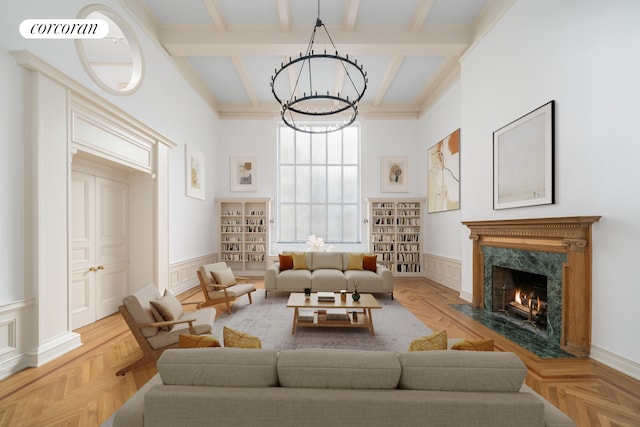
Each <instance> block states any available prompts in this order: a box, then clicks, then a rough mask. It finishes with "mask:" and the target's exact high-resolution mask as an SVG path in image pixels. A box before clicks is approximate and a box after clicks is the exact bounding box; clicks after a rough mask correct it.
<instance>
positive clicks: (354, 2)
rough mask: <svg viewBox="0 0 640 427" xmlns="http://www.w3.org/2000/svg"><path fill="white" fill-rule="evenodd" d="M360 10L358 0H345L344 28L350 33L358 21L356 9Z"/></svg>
mask: <svg viewBox="0 0 640 427" xmlns="http://www.w3.org/2000/svg"><path fill="white" fill-rule="evenodd" d="M359 10H360V0H347V1H346V3H345V11H344V23H343V26H344V30H345V31H346V32H348V33H352V32H353V30H355V28H356V22H357V21H358V11H359Z"/></svg>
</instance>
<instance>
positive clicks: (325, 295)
mask: <svg viewBox="0 0 640 427" xmlns="http://www.w3.org/2000/svg"><path fill="white" fill-rule="evenodd" d="M335 300H336V294H335V293H333V292H318V301H328V302H335Z"/></svg>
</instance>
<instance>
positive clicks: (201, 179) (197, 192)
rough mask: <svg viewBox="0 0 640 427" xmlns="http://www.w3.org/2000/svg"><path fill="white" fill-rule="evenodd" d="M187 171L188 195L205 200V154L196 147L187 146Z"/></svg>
mask: <svg viewBox="0 0 640 427" xmlns="http://www.w3.org/2000/svg"><path fill="white" fill-rule="evenodd" d="M185 160H186V165H185V172H186V176H185V179H186V183H187V196H188V197H193V198H196V199H201V200H204V197H205V193H204V183H205V170H204V155H203V154H202V153H201V152H200V151H198V150H196V149H195V148H193V147H191V146H189V145H186V146H185Z"/></svg>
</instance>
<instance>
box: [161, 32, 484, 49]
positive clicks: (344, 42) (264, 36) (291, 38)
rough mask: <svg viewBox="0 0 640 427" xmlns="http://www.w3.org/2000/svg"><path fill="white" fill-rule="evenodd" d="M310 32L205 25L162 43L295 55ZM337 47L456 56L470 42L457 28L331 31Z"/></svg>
mask: <svg viewBox="0 0 640 427" xmlns="http://www.w3.org/2000/svg"><path fill="white" fill-rule="evenodd" d="M308 37H309V34H308V32H307V31H303V30H292V31H291V32H289V33H281V32H279V31H258V30H253V31H249V30H247V31H243V32H233V31H230V32H227V33H218V32H216V31H213V30H210V29H204V28H198V29H165V30H164V31H162V35H161V39H160V41H161V43H162V44H163V46H164V47H165V48H166V50H167V51H168V52H169V54H171V55H173V56H205V55H213V56H233V55H238V56H247V55H259V56H265V55H277V56H282V55H285V56H295V55H298V54H299V53H300V52H301V51H304V50H305V49H306V44H307V41H308ZM332 38H333V39H334V40H338V41H339V43H338V49H339V50H340V51H341V52H349V55H353V56H355V55H438V56H457V55H460V54H462V52H464V50H465V49H466V48H467V47H468V46H469V44H470V43H471V42H472V38H471V35H470V31H468V30H464V29H460V28H453V27H450V28H426V29H423V30H422V31H420V32H418V33H409V32H407V31H406V30H404V31H382V30H376V31H374V30H367V31H365V30H363V31H358V32H357V33H348V32H345V31H333V34H332Z"/></svg>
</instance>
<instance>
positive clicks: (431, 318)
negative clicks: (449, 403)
mask: <svg viewBox="0 0 640 427" xmlns="http://www.w3.org/2000/svg"><path fill="white" fill-rule="evenodd" d="M257 285H258V286H261V284H260V283H258V284H257ZM395 288H396V291H395V296H396V298H397V299H398V300H399V301H400V302H401V303H402V304H403V305H405V307H407V308H408V309H409V310H411V311H412V312H413V313H414V314H415V315H416V316H417V317H419V318H420V319H421V320H422V321H423V322H424V323H425V324H426V325H427V326H428V327H429V328H430V329H432V330H433V331H437V330H442V329H446V330H447V333H448V335H449V336H450V337H460V338H469V339H472V338H481V337H483V338H492V339H494V341H495V343H496V349H497V350H501V351H512V352H515V353H516V354H518V356H519V357H520V358H521V359H522V360H523V361H524V362H525V363H526V364H527V366H528V367H529V374H528V376H527V380H526V381H527V384H528V385H529V386H531V387H532V388H533V389H534V390H536V391H537V392H538V393H540V394H541V395H542V396H544V397H545V398H546V399H548V400H549V401H550V402H552V403H553V404H554V405H556V406H557V407H559V408H560V409H561V410H562V411H564V412H565V413H566V414H568V415H569V416H570V417H571V418H572V419H573V420H575V421H576V423H577V424H578V426H580V427H591V426H592V427H622V426H629V427H631V426H636V427H637V426H640V382H639V381H635V380H633V379H632V378H630V377H628V376H625V375H622V374H620V373H618V372H616V371H614V370H612V369H609V368H607V367H606V366H603V365H601V364H599V363H598V362H595V361H593V360H590V359H586V360H576V359H562V360H560V359H556V360H542V359H539V358H538V357H537V356H535V355H533V354H532V353H530V352H528V351H527V350H525V349H523V348H521V347H519V346H518V345H516V344H514V343H512V342H511V341H509V340H507V339H506V338H503V337H502V336H501V335H499V334H497V333H495V332H493V331H491V330H490V329H488V328H486V327H484V326H482V325H480V324H478V323H476V322H475V321H473V320H471V319H469V318H468V317H466V316H464V315H463V314H461V313H459V312H458V311H456V310H454V309H452V308H450V307H449V304H452V303H458V304H461V303H464V301H462V300H461V299H459V298H458V297H457V293H456V292H454V291H452V290H450V289H448V288H446V287H443V286H441V285H438V284H436V283H434V282H431V281H428V280H426V279H422V278H396V279H395ZM182 298H183V299H185V300H197V299H200V296H199V295H198V292H197V291H196V290H194V291H193V292H189V293H187V294H186V295H183V296H182ZM77 332H79V333H80V334H81V336H82V342H83V343H84V345H83V346H82V347H81V348H79V349H76V350H74V351H72V352H70V353H69V354H67V355H65V356H63V357H61V358H59V359H56V360H54V361H52V362H50V363H47V364H45V365H44V366H42V367H39V368H32V369H26V370H24V371H21V372H19V373H17V374H15V375H13V376H11V377H9V378H7V379H5V380H3V381H1V382H0V426H11V427H19V426H34V427H35V426H38V427H41V426H69V427H75V426H82V427H85V426H87V427H91V426H99V425H100V424H101V423H102V422H104V421H105V420H106V419H107V418H108V417H110V416H111V414H113V412H114V411H115V410H116V409H117V408H119V407H120V406H121V405H122V404H123V403H124V402H125V401H126V400H127V399H128V398H129V397H131V395H133V394H134V393H135V392H136V391H137V390H138V389H139V388H140V387H142V385H144V384H145V383H146V382H147V381H148V380H149V378H151V377H152V376H153V375H155V373H156V370H155V366H152V365H150V366H147V367H144V368H141V369H137V370H135V371H133V372H130V373H127V374H126V375H125V376H124V377H116V376H115V375H114V373H115V372H116V370H118V369H119V368H120V367H122V366H124V365H126V364H127V363H129V362H130V361H132V360H134V359H135V358H137V357H138V356H139V354H140V353H139V349H138V348H137V344H136V343H135V340H134V339H133V336H132V335H131V334H130V332H129V331H128V329H127V326H126V324H125V323H124V321H123V320H122V318H121V317H120V315H119V314H114V315H112V316H109V317H107V318H105V319H102V320H100V321H98V322H96V323H95V324H93V325H89V326H86V327H84V328H81V329H79V330H78V331H77ZM514 425H517V423H515V422H514Z"/></svg>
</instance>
